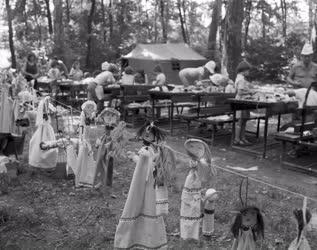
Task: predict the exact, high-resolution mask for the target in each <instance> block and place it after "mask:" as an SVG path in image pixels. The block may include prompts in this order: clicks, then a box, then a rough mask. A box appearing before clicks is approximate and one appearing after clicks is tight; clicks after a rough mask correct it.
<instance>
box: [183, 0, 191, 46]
mask: <svg viewBox="0 0 317 250" xmlns="http://www.w3.org/2000/svg"><path fill="white" fill-rule="evenodd" d="M182 7H183V17H184V18H183V19H184V26H185V31H186V37H187V42H188V44H190V37H189V32H188V26H187V21H186V6H185V0H182Z"/></svg>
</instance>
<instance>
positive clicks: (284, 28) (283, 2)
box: [281, 0, 313, 39]
mask: <svg viewBox="0 0 317 250" xmlns="http://www.w3.org/2000/svg"><path fill="white" fill-rule="evenodd" d="M309 2H311V0H309ZM281 10H282V34H283V37H284V39H286V36H287V22H286V21H287V19H286V18H287V6H286V0H281ZM311 16H312V14H311ZM312 27H313V25H312V24H311V25H310V28H312ZM309 30H311V29H309Z"/></svg>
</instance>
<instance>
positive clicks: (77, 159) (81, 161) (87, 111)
mask: <svg viewBox="0 0 317 250" xmlns="http://www.w3.org/2000/svg"><path fill="white" fill-rule="evenodd" d="M81 108H82V112H81V116H80V119H81V122H80V131H79V149H78V155H77V154H76V152H75V150H74V147H73V145H72V144H70V145H69V146H68V147H67V165H69V166H71V168H72V169H73V172H74V174H75V186H76V187H80V186H85V187H92V186H93V183H94V177H95V172H96V162H95V161H94V158H93V151H92V147H91V144H90V133H89V126H90V124H91V122H92V120H93V118H94V116H95V112H96V110H97V105H96V104H95V103H94V102H93V101H86V102H84V103H83V105H82V106H81Z"/></svg>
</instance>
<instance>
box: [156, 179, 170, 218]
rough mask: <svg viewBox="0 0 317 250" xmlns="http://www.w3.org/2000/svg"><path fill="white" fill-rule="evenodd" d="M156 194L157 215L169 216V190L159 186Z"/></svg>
mask: <svg viewBox="0 0 317 250" xmlns="http://www.w3.org/2000/svg"><path fill="white" fill-rule="evenodd" d="M155 192H156V214H157V215H163V214H165V215H167V214H168V190H167V187H166V186H165V185H164V186H157V187H156V188H155Z"/></svg>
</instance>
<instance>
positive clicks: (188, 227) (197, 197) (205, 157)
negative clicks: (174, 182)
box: [180, 139, 216, 240]
mask: <svg viewBox="0 0 317 250" xmlns="http://www.w3.org/2000/svg"><path fill="white" fill-rule="evenodd" d="M184 146H185V149H186V152H187V154H188V155H189V156H190V158H191V161H190V171H189V173H188V175H187V177H186V181H185V185H184V188H183V191H182V198H181V210H180V217H181V218H180V236H181V238H182V239H196V240H199V228H200V221H201V218H202V214H201V202H202V195H201V192H202V182H203V181H206V179H208V177H210V176H211V175H215V174H216V169H215V168H214V166H212V164H211V152H210V149H209V146H208V145H207V144H206V143H205V142H203V141H202V140H198V139H188V140H187V141H185V144H184Z"/></svg>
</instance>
